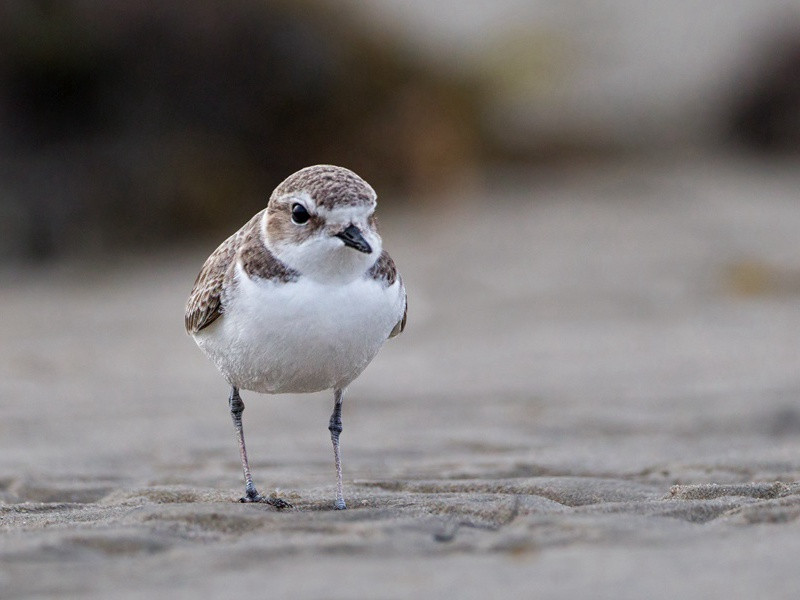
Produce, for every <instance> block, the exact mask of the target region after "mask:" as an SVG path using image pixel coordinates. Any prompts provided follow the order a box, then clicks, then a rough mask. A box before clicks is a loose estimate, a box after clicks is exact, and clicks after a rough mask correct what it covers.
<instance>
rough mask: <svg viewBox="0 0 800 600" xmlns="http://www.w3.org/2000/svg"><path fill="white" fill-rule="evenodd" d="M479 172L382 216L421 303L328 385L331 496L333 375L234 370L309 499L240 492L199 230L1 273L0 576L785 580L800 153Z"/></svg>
mask: <svg viewBox="0 0 800 600" xmlns="http://www.w3.org/2000/svg"><path fill="white" fill-rule="evenodd" d="M496 180H497V183H496V184H493V185H489V186H487V188H486V190H483V191H477V190H475V191H472V192H470V193H469V194H468V195H467V196H468V197H467V200H466V201H465V202H462V203H461V204H457V203H456V202H455V201H454V200H453V199H440V200H439V201H438V202H437V203H435V204H434V205H428V204H422V203H420V204H418V205H414V206H413V210H412V211H409V213H408V214H405V213H401V212H395V211H386V212H385V213H384V214H383V215H382V221H381V224H382V228H383V232H384V238H385V243H386V246H387V248H388V249H389V250H390V251H391V252H392V254H393V256H394V257H395V260H396V262H397V263H398V265H399V267H400V269H401V272H402V273H403V275H404V278H405V281H406V284H407V286H408V288H409V297H410V303H409V306H410V308H409V325H408V329H407V331H406V332H405V333H404V334H403V335H402V336H401V337H399V338H397V339H394V340H391V341H390V342H389V343H388V344H387V345H386V347H385V348H384V349H383V351H382V352H381V354H380V355H379V356H378V358H377V359H376V360H375V362H374V363H373V364H372V365H371V366H370V367H369V368H368V369H367V371H366V372H365V373H364V375H362V377H361V378H360V379H359V380H358V381H356V382H355V383H354V384H353V385H352V386H351V388H350V390H349V393H348V396H347V398H346V400H345V408H344V416H343V419H344V432H343V434H342V453H343V460H344V469H345V495H346V497H347V499H348V505H349V509H348V510H347V511H344V512H340V511H335V510H333V509H332V504H333V498H334V487H335V486H334V484H335V473H334V470H333V457H332V451H331V444H330V438H329V434H328V431H327V423H328V417H329V415H330V410H331V408H332V396H331V395H330V394H325V393H323V394H314V395H309V396H260V395H257V394H253V393H246V394H243V399H244V401H245V404H246V410H245V413H244V424H245V431H246V434H247V438H248V446H249V451H250V455H251V461H252V462H251V466H252V467H253V471H254V477H255V480H256V484H257V485H258V486H259V487H260V488H261V489H262V491H265V492H267V493H274V494H277V495H279V496H280V497H281V498H284V499H286V500H288V501H289V502H291V503H292V504H293V505H294V509H292V510H285V511H277V510H275V509H273V508H272V507H270V506H267V505H244V504H239V503H238V502H236V500H237V498H238V497H239V496H240V494H241V483H240V480H241V472H240V466H239V461H238V453H237V449H236V444H235V441H234V433H233V427H232V425H231V422H230V418H229V415H228V412H227V393H228V390H227V389H226V385H225V383H224V381H223V380H222V378H221V377H220V376H219V375H218V374H217V372H216V371H215V369H214V368H213V367H212V366H211V364H210V363H208V362H207V361H206V359H205V358H204V357H203V356H202V355H201V353H200V352H199V350H197V348H196V347H195V346H194V344H193V343H192V341H191V340H190V339H189V338H188V337H187V336H186V334H185V333H184V331H183V327H182V320H183V303H184V301H185V297H186V295H187V294H188V291H189V289H190V287H191V284H192V281H193V280H194V277H195V275H196V273H197V271H198V269H199V267H200V265H201V264H202V262H203V260H204V259H205V256H206V255H207V254H208V253H209V252H210V251H211V249H212V248H211V247H208V248H205V247H203V248H198V249H197V250H192V251H182V252H177V253H172V254H164V255H159V256H157V257H149V258H141V257H140V258H137V259H131V260H125V261H122V262H120V263H119V264H117V265H105V266H104V267H102V268H100V269H96V270H95V269H88V268H86V267H75V266H72V267H69V266H59V267H55V268H49V269H42V270H33V271H30V270H29V271H26V272H22V273H20V272H17V271H8V270H7V271H4V272H3V274H2V277H3V285H2V286H0V306H1V307H2V315H3V334H2V344H0V410H2V415H3V417H2V420H0V597H2V598H4V599H5V598H35V597H42V598H47V597H76V598H127V597H131V598H134V597H137V598H138V597H148V598H153V597H169V598H197V597H200V598H242V597H246V596H255V597H265V596H268V595H269V596H271V597H278V598H282V597H285V598H409V597H425V598H444V597H453V598H456V597H457V598H485V597H487V596H488V597H505V598H517V597H519V598H530V597H537V596H538V597H547V598H588V597H592V598H622V599H625V598H668V597H670V598H672V597H679V598H710V597H715V598H721V597H725V598H729V599H732V598H752V597H756V596H763V597H770V598H795V597H797V594H798V591H800V571H798V569H797V557H798V556H800V485H798V484H797V483H796V482H797V481H798V480H800V369H798V365H800V234H799V233H798V232H800V202H799V201H798V200H800V192H799V190H800V170H798V169H797V168H796V166H793V165H786V166H785V167H776V166H774V165H773V166H770V167H769V168H767V167H764V166H763V165H762V166H759V165H754V164H751V163H747V162H742V161H737V160H726V161H720V160H713V161H709V160H700V159H698V160H697V161H694V162H691V163H690V162H681V163H674V164H667V163H664V162H660V163H647V162H643V163H641V164H629V165H621V166H617V167H614V168H609V167H605V168H593V169H592V168H589V169H585V170H582V171H580V172H574V171H573V172H566V171H565V172H552V171H551V172H543V173H538V174H528V175H525V176H522V175H520V174H519V173H516V174H509V175H507V176H503V177H501V176H498V177H497V178H496ZM412 213H413V214H412ZM75 278H77V279H75Z"/></svg>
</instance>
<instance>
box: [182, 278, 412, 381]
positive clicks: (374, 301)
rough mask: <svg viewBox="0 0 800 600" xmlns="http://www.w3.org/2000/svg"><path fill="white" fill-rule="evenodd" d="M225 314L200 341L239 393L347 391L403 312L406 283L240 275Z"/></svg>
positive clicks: (208, 329)
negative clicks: (327, 281)
mask: <svg viewBox="0 0 800 600" xmlns="http://www.w3.org/2000/svg"><path fill="white" fill-rule="evenodd" d="M237 279H238V281H237V288H236V290H235V292H234V293H233V294H232V297H231V298H229V299H228V302H227V304H226V307H225V312H224V314H223V315H222V317H221V318H219V319H217V321H215V322H214V323H212V324H211V325H210V326H208V327H206V328H205V329H203V330H201V331H200V332H198V333H197V334H195V336H194V339H195V341H196V342H197V344H198V345H199V346H200V348H201V349H202V350H203V351H204V352H205V353H206V354H207V355H208V356H209V358H211V360H212V361H214V363H215V364H216V365H217V367H218V368H219V370H220V371H222V373H223V375H225V377H226V378H227V379H228V381H229V382H230V383H231V384H232V385H235V386H237V387H240V388H242V389H246V390H253V391H256V392H263V393H284V392H317V391H321V390H326V389H331V388H343V387H345V386H347V385H348V384H349V383H350V382H351V381H353V380H354V379H355V378H356V377H358V376H359V375H360V374H361V372H362V371H363V370H364V369H365V368H366V366H367V365H368V364H369V363H370V361H371V360H372V359H373V358H374V357H375V355H376V354H377V353H378V350H380V348H381V346H382V345H383V343H384V342H385V341H386V339H387V338H388V337H389V333H390V332H391V331H392V328H393V327H394V326H395V324H396V323H397V322H398V320H399V319H400V317H401V316H402V314H403V310H404V298H403V296H404V293H403V291H402V289H401V285H400V282H399V280H398V281H396V282H395V283H394V284H393V285H391V286H390V287H388V288H387V287H384V286H383V285H382V284H381V283H380V282H377V281H375V280H372V279H357V280H356V281H353V282H351V283H347V284H344V285H341V284H336V285H333V284H330V285H329V284H323V283H318V282H315V281H312V280H309V279H307V278H301V279H300V280H299V281H296V282H292V283H274V282H272V281H265V280H251V279H248V278H247V277H246V276H242V275H241V274H239V276H238V277H237Z"/></svg>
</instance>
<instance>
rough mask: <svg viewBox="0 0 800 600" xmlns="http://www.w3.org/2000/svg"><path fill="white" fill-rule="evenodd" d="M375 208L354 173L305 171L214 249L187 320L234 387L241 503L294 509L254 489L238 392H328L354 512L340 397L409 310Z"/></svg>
mask: <svg viewBox="0 0 800 600" xmlns="http://www.w3.org/2000/svg"><path fill="white" fill-rule="evenodd" d="M376 206H377V194H376V193H375V190H374V189H373V188H372V186H370V185H369V184H368V183H367V182H366V181H365V180H364V179H362V178H361V177H359V176H358V175H356V174H355V173H354V172H353V171H351V170H349V169H346V168H344V167H338V166H334V165H315V166H310V167H306V168H304V169H301V170H299V171H297V172H296V173H294V174H292V175H290V176H289V177H287V178H286V179H285V180H284V181H283V182H282V183H280V184H279V185H278V186H277V187H276V188H275V190H274V191H273V192H272V194H271V195H270V198H269V200H268V202H267V206H266V208H264V209H263V210H261V211H260V212H258V213H257V214H255V215H254V216H253V217H252V218H251V219H250V220H249V221H248V222H247V223H245V224H244V225H243V226H242V227H241V229H239V230H238V231H237V232H236V233H234V234H233V235H231V236H230V237H229V238H227V239H226V240H225V241H224V242H222V244H220V245H219V247H218V248H217V249H216V250H214V252H212V253H211V255H210V256H209V257H208V259H207V260H206V261H205V263H204V264H203V267H202V269H201V270H200V273H199V274H198V276H197V279H196V280H195V283H194V286H193V288H192V291H191V293H190V294H189V298H188V301H187V303H186V314H185V319H184V324H185V327H186V331H187V333H188V334H189V335H191V336H192V338H193V339H194V341H195V342H196V343H197V345H198V346H199V347H200V349H201V350H202V351H203V353H205V355H206V356H207V357H208V358H209V359H210V360H211V362H213V363H214V364H215V365H216V367H217V369H219V371H220V372H221V373H222V375H223V376H224V377H225V379H226V380H227V382H228V384H229V385H230V396H229V398H228V408H229V410H230V414H231V418H232V420H233V425H234V428H235V432H236V438H237V441H238V444H239V454H240V458H241V462H242V471H243V473H244V483H245V493H244V496H243V497H242V498H241V501H242V502H262V503H267V504H271V505H273V506H274V507H276V508H288V507H291V505H290V504H289V503H288V502H286V501H285V500H283V499H281V498H277V497H274V495H273V496H263V495H262V494H260V493H259V492H258V490H257V488H256V486H255V485H254V484H253V478H252V475H251V472H250V466H249V463H248V459H247V448H246V445H245V438H244V430H243V426H242V413H243V411H244V402H243V401H242V398H241V395H240V390H248V391H252V392H258V393H262V394H284V393H311V392H320V391H325V390H332V391H333V400H334V405H333V412H332V414H331V417H330V420H329V423H328V430H329V431H330V436H331V442H332V444H333V454H334V466H335V468H336V478H337V482H336V500H335V502H334V508H336V509H340V510H342V509H345V508H346V503H345V500H344V492H343V484H342V463H341V457H340V451H339V438H340V435H341V433H342V402H343V399H344V394H345V391H346V389H347V387H348V385H350V384H351V383H352V382H353V381H354V380H355V379H356V378H357V377H358V376H359V375H360V374H361V373H362V372H363V371H364V369H365V368H366V367H367V365H368V364H369V363H370V362H371V361H372V359H373V358H375V356H376V355H377V353H378V351H379V350H380V348H381V347H382V346H383V344H384V342H386V340H388V339H389V338H392V337H395V336H397V335H398V334H400V333H401V332H402V331H403V330H404V329H405V326H406V318H407V314H408V301H407V294H406V288H405V285H404V283H403V279H402V277H401V276H400V274H399V272H398V271H397V268H396V266H395V263H394V261H393V260H392V258H391V256H390V255H389V253H388V252H387V251H386V250H384V249H383V241H382V239H381V236H380V234H379V233H378V223H377V220H376V217H375V209H376Z"/></svg>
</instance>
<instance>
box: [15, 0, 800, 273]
mask: <svg viewBox="0 0 800 600" xmlns="http://www.w3.org/2000/svg"><path fill="white" fill-rule="evenodd" d="M799 150H800V4H799V3H798V2H797V1H786V0H731V1H729V2H725V3H713V2H703V1H700V0H668V1H665V2H659V3H656V4H653V3H641V2H635V1H632V0H607V1H604V2H585V1H581V0H567V1H562V2H557V3H554V2H543V1H537V0H501V1H498V2H492V3H486V2H477V1H473V0H468V1H465V2H459V3H450V2H429V1H424V0H409V1H406V2H392V1H390V0H374V1H371V2H359V1H356V0H343V1H326V0H302V1H295V2H288V1H280V0H278V1H269V0H231V1H225V2H222V1H220V2H213V1H212V2H188V1H185V0H178V1H176V2H170V3H163V2H158V1H155V0H137V1H136V2H125V1H111V2H109V1H100V0H15V1H7V2H3V3H2V4H0V261H4V262H7V261H9V260H12V261H50V260H53V259H57V258H59V257H63V256H79V257H91V256H97V255H99V254H102V255H108V253H112V254H119V253H122V252H127V251H129V250H131V249H137V248H152V247H158V246H159V245H163V244H165V243H174V242H175V241H176V240H178V241H180V240H183V241H186V240H196V239H198V237H200V238H204V239H213V240H218V239H220V237H221V236H224V235H225V234H226V233H228V232H230V230H231V228H233V227H235V226H238V225H239V224H240V223H242V222H244V220H245V219H246V218H247V217H249V216H250V215H251V214H253V213H254V212H256V211H257V210H259V209H260V208H261V207H263V205H264V203H265V201H266V199H267V198H268V196H269V193H270V191H271V190H272V188H273V187H274V186H275V185H276V184H277V183H278V182H279V181H280V180H282V179H283V178H284V177H285V176H287V175H288V174H290V173H291V172H293V171H295V170H296V169H298V168H301V167H303V166H306V165H309V164H314V163H320V162H325V163H335V164H342V165H345V166H348V167H350V168H352V169H354V170H355V171H356V172H358V173H359V174H361V175H362V176H363V177H365V178H366V179H367V180H368V181H370V182H372V183H373V185H374V187H376V189H378V191H379V194H380V195H381V196H382V198H383V199H384V206H387V205H389V204H395V205H398V206H402V205H409V206H416V205H417V204H418V203H420V202H422V203H424V201H425V198H429V197H431V196H432V195H436V194H442V193H445V194H446V193H448V192H455V193H456V194H458V193H462V192H464V191H465V190H466V191H467V192H468V191H469V190H474V189H476V188H475V186H481V185H483V183H485V182H486V181H487V180H491V178H492V176H493V174H497V173H507V172H508V171H507V169H508V168H513V169H514V170H515V171H516V172H517V173H520V172H522V173H524V172H528V171H530V169H531V168H539V167H541V166H543V165H544V166H547V167H552V166H553V165H555V166H557V167H558V168H570V167H573V166H581V165H585V164H586V163H587V162H597V161H603V162H611V161H618V162H619V161H624V160H626V159H628V158H630V157H642V156H648V155H653V154H658V155H661V156H663V155H670V156H681V155H689V154H691V153H698V152H700V153H702V154H704V155H708V154H719V153H723V154H725V153H731V152H735V153H746V154H749V155H752V156H753V157H758V160H764V161H767V162H768V161H770V160H785V158H786V157H793V158H795V159H796V158H797V155H798V151H799Z"/></svg>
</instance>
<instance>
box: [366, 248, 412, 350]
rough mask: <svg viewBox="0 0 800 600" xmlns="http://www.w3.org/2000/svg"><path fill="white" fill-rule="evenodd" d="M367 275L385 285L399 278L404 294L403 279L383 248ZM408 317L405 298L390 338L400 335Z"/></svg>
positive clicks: (406, 299) (387, 285)
mask: <svg viewBox="0 0 800 600" xmlns="http://www.w3.org/2000/svg"><path fill="white" fill-rule="evenodd" d="M367 277H372V278H373V279H374V280H376V281H380V282H382V283H383V285H385V286H386V287H389V286H390V285H392V284H393V283H394V282H395V281H397V280H398V279H400V286H401V287H403V293H404V294H405V287H404V286H403V279H402V277H400V275H399V274H398V272H397V267H395V266H394V261H393V260H392V257H391V256H389V253H388V252H386V250H384V251H383V252H381V255H380V257H378V260H377V261H375V264H374V265H372V267H370V269H369V271H367ZM407 317H408V298H407V297H406V298H405V306H404V308H403V317H402V318H401V319H400V320H399V321H398V322H397V324H396V325H395V326H394V328H393V329H392V332H391V333H390V334H389V337H390V338H393V337H394V336H396V335H400V333H402V331H403V329H405V328H406V319H407Z"/></svg>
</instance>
